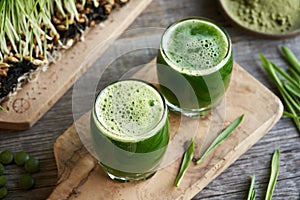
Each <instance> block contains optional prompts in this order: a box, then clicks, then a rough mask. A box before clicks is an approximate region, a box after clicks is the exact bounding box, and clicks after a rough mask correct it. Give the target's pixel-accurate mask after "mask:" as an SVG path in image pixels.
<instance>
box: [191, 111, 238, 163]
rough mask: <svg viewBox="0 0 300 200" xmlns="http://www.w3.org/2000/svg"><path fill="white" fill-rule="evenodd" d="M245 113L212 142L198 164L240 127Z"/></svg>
mask: <svg viewBox="0 0 300 200" xmlns="http://www.w3.org/2000/svg"><path fill="white" fill-rule="evenodd" d="M243 118H244V115H241V116H240V117H238V118H237V119H236V120H234V121H233V122H232V123H231V124H230V125H229V126H228V127H227V128H226V129H225V130H223V131H222V133H221V134H220V135H219V136H218V137H217V138H216V139H215V140H214V141H213V142H212V144H211V145H210V146H209V147H208V149H207V150H206V151H205V152H204V154H203V155H202V156H201V158H200V159H199V160H197V162H196V163H197V164H200V163H201V162H202V161H203V160H204V159H205V158H206V157H207V156H208V155H209V153H210V152H211V151H213V150H214V149H215V148H216V147H217V146H218V145H219V144H221V143H222V142H223V141H224V140H225V139H226V138H227V137H228V136H229V135H230V133H232V131H234V130H235V129H236V127H238V125H239V124H240V123H241V122H242V120H243Z"/></svg>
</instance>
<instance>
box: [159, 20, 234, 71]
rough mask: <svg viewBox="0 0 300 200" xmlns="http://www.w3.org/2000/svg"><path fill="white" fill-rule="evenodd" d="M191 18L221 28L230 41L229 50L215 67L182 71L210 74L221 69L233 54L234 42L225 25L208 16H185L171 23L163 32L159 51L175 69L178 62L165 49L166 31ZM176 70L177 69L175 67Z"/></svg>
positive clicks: (228, 41)
mask: <svg viewBox="0 0 300 200" xmlns="http://www.w3.org/2000/svg"><path fill="white" fill-rule="evenodd" d="M189 20H199V21H204V22H206V23H208V24H212V25H213V26H215V27H216V28H217V29H219V30H220V31H221V32H222V33H223V34H224V35H225V37H226V40H227V43H228V48H227V52H226V54H225V56H224V58H222V60H221V61H220V62H219V63H218V64H217V65H214V66H213V67H210V68H208V69H203V70H197V73H187V72H180V73H182V74H187V75H190V76H198V75H200V76H202V75H208V74H212V73H214V72H216V71H218V70H219V69H221V68H222V67H223V66H224V65H225V64H226V63H227V62H228V60H229V59H230V57H231V55H232V43H231V39H230V37H229V34H228V32H227V31H226V30H225V29H224V27H222V26H221V25H219V24H218V23H217V22H215V21H213V20H210V19H208V18H205V17H197V16H195V17H187V18H183V19H180V20H177V21H175V22H173V23H172V24H170V25H169V26H168V27H167V28H166V29H165V31H164V32H163V34H162V37H161V40H160V48H159V51H160V52H161V54H162V56H163V57H164V59H165V61H166V62H167V64H168V65H169V66H170V67H171V68H172V69H174V67H173V65H176V63H174V62H173V61H172V60H171V59H170V58H169V56H168V55H167V53H166V51H165V48H164V46H163V44H164V42H163V41H164V37H165V35H166V33H167V32H168V31H169V30H170V29H171V28H172V27H173V26H175V25H177V24H179V23H181V22H185V21H189ZM174 70H176V69H174Z"/></svg>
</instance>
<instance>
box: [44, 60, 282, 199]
mask: <svg viewBox="0 0 300 200" xmlns="http://www.w3.org/2000/svg"><path fill="white" fill-rule="evenodd" d="M155 73H156V72H155V63H154V62H152V63H150V64H149V65H147V66H146V67H144V68H143V69H141V71H139V72H138V73H137V74H136V75H135V77H137V78H141V79H144V80H145V79H146V80H148V81H151V82H152V81H155V77H156V76H155ZM225 103H226V106H225V107H223V108H222V106H219V107H218V108H217V109H216V110H215V111H214V112H216V113H222V112H223V111H225V112H224V113H225V115H224V117H225V119H224V120H221V118H222V117H221V118H220V120H217V121H215V122H213V123H212V118H213V114H211V115H208V116H206V117H203V118H185V117H180V115H178V114H174V113H171V135H172V140H173V138H174V137H175V135H176V134H180V133H179V132H180V131H183V133H186V134H187V135H188V134H189V132H190V131H193V130H191V129H192V127H193V126H194V125H195V124H194V123H198V128H196V129H194V131H195V130H196V136H195V142H196V149H195V152H196V153H197V156H199V155H200V153H201V152H203V150H204V149H205V148H206V147H207V146H208V145H209V142H211V141H212V140H213V139H214V138H215V137H216V133H217V132H218V131H220V129H219V128H218V129H216V128H215V127H224V126H226V125H228V124H229V123H231V122H232V121H233V120H234V119H236V118H237V117H238V116H240V115H241V114H245V117H244V120H243V122H242V124H241V125H240V126H239V127H238V128H237V129H236V130H235V131H234V132H233V133H232V134H231V135H230V136H229V137H228V138H227V139H226V140H225V141H224V142H223V143H221V144H220V145H219V146H218V147H217V148H216V149H215V150H214V151H213V152H212V153H211V154H210V155H209V156H208V157H207V158H206V159H205V160H204V161H203V162H202V163H201V164H199V165H195V164H191V165H190V167H189V169H188V171H187V173H186V174H185V176H184V178H183V180H182V182H181V184H180V186H179V187H178V188H176V187H174V186H173V184H174V180H175V177H176V175H177V172H178V169H179V166H180V161H181V157H178V158H177V159H176V161H174V162H173V163H171V164H169V165H167V166H166V167H164V168H162V169H160V170H159V171H158V172H157V173H156V174H155V176H153V177H152V178H151V179H149V180H147V181H140V182H136V183H118V182H114V181H112V180H110V179H109V178H108V176H107V175H105V174H104V172H103V171H102V169H101V168H100V167H99V166H98V164H97V161H96V160H95V159H94V158H93V156H91V154H90V153H89V152H88V151H87V150H86V149H85V147H84V146H83V145H82V143H81V140H80V139H79V137H78V135H77V132H76V128H78V127H77V126H81V128H85V130H86V132H87V133H88V131H89V127H88V124H89V123H88V120H89V114H87V115H84V116H83V117H81V118H80V119H79V120H78V121H77V122H76V127H75V125H74V124H73V125H72V126H71V127H70V128H69V129H68V130H66V131H65V132H64V133H63V134H62V135H61V136H60V137H59V138H58V139H57V141H56V142H55V144H54V153H55V158H56V162H57V168H58V182H57V186H56V188H55V189H54V191H53V193H52V194H51V195H50V197H49V199H53V200H56V199H83V200H85V199H89V200H93V199H95V200H96V199H130V200H131V199H170V200H171V199H172V200H173V199H191V198H192V197H193V196H195V195H196V194H197V193H198V192H199V191H201V190H202V189H203V188H204V187H205V186H207V185H208V184H209V183H210V182H211V181H212V180H213V179H214V178H216V177H217V176H218V175H219V174H221V173H222V172H223V171H224V170H225V169H226V168H227V167H228V166H229V165H230V164H232V163H233V162H234V161H235V160H236V159H238V158H239V157H240V156H241V155H242V154H243V153H245V152H246V151H247V150H248V149H249V148H250V147H251V146H252V145H254V144H255V143H256V142H257V141H258V140H259V139H260V138H261V137H263V136H264V135H265V134H266V132H267V131H268V130H270V129H271V128H272V127H273V125H274V124H275V123H276V122H277V121H278V120H279V119H280V117H281V115H282V112H283V106H282V103H281V101H280V100H279V99H278V98H277V97H276V96H275V95H274V94H273V93H271V92H270V91H269V90H268V89H267V88H265V87H264V86H263V85H262V84H260V83H259V82H258V81H257V80H255V79H254V78H253V77H252V76H251V75H249V74H248V73H247V72H246V71H245V70H243V69H242V68H241V67H240V66H239V65H238V64H236V63H235V64H234V70H233V76H232V81H231V83H230V86H229V89H228V91H227V93H226V97H225ZM222 110H223V111H222ZM180 122H181V124H179V123H180ZM180 127H181V128H180ZM214 129H216V130H214ZM188 139H190V138H186V139H183V140H181V141H180V142H181V144H177V149H180V150H181V151H183V144H184V142H185V141H186V140H188ZM171 142H172V141H171ZM171 153H172V152H171Z"/></svg>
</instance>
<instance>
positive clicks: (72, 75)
mask: <svg viewBox="0 0 300 200" xmlns="http://www.w3.org/2000/svg"><path fill="white" fill-rule="evenodd" d="M151 1H152V0H142V1H141V0H130V2H129V3H128V4H126V5H125V6H123V7H121V8H120V9H117V10H114V11H113V12H112V13H111V14H110V15H109V18H108V19H107V20H106V21H104V22H103V24H102V25H104V26H99V25H97V26H95V27H93V28H91V29H90V30H89V31H88V34H87V35H86V36H85V40H84V41H83V42H78V43H77V44H75V45H74V46H73V47H72V48H71V49H68V50H67V51H66V52H64V53H63V54H62V58H61V60H59V61H58V62H56V63H55V64H51V65H50V66H49V68H48V70H47V71H46V72H42V73H40V74H39V76H38V78H36V79H35V80H34V81H31V82H30V83H27V84H25V85H24V86H23V89H22V90H20V91H18V93H17V95H16V96H14V97H13V98H11V99H10V100H9V101H7V102H4V103H3V105H2V106H3V107H5V108H7V110H8V112H0V128H1V129H14V130H24V129H28V128H30V127H31V126H33V124H34V123H35V122H36V121H37V120H38V119H40V118H41V117H42V116H43V115H44V113H46V112H47V111H48V110H49V109H50V108H51V107H52V106H53V105H54V103H55V102H56V101H57V100H58V99H59V98H60V97H61V96H62V95H63V94H64V93H65V92H66V91H67V90H68V89H69V88H70V87H71V86H72V85H73V83H74V82H75V81H76V80H77V79H78V78H79V76H80V75H82V74H83V73H84V72H85V71H86V70H87V69H88V68H89V67H90V66H91V65H92V64H93V63H94V62H95V61H96V59H97V58H98V57H99V56H100V55H101V54H102V53H104V51H105V50H106V49H107V48H108V47H109V45H110V44H111V43H112V42H113V41H114V40H115V39H116V38H117V37H118V36H119V35H120V34H121V33H122V32H123V31H124V30H125V29H126V28H127V27H128V26H129V25H130V24H131V23H132V22H133V21H134V19H135V18H136V17H137V16H138V15H139V14H140V13H141V12H142V11H143V10H144V9H145V8H146V7H147V6H148V5H149V3H150V2H151Z"/></svg>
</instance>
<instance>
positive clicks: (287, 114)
mask: <svg viewBox="0 0 300 200" xmlns="http://www.w3.org/2000/svg"><path fill="white" fill-rule="evenodd" d="M283 115H284V116H287V117H289V118H294V119H300V116H297V115H294V114H293V113H289V112H286V111H284V112H283Z"/></svg>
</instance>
